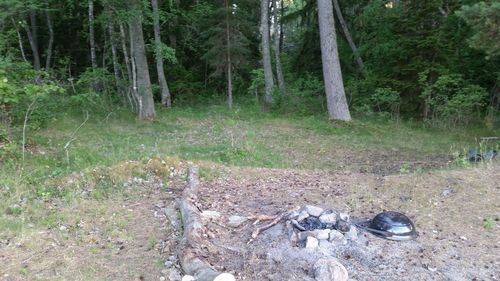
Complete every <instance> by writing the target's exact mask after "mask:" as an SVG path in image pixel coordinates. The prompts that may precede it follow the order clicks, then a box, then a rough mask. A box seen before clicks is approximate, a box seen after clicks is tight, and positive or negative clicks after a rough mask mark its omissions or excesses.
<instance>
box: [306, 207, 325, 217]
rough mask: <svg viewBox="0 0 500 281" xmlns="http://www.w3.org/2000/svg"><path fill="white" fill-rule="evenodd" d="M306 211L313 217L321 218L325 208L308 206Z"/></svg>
mask: <svg viewBox="0 0 500 281" xmlns="http://www.w3.org/2000/svg"><path fill="white" fill-rule="evenodd" d="M304 210H305V211H306V212H307V213H308V214H309V215H311V216H313V217H319V216H321V214H322V213H323V208H320V207H316V206H311V205H307V206H306V207H305V208H304Z"/></svg>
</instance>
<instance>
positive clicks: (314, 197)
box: [0, 111, 500, 281]
mask: <svg viewBox="0 0 500 281" xmlns="http://www.w3.org/2000/svg"><path fill="white" fill-rule="evenodd" d="M110 116H111V117H110ZM110 116H107V117H106V118H100V117H99V118H95V120H94V121H90V122H89V124H87V125H86V126H84V127H83V128H82V130H81V131H79V132H78V134H77V136H78V139H77V140H76V141H74V142H72V146H71V147H70V150H69V153H68V154H66V153H65V151H64V150H63V149H62V147H63V146H64V144H65V143H66V142H67V141H68V139H70V137H71V134H72V133H73V132H74V129H75V128H76V127H78V125H79V124H80V123H81V121H82V120H78V119H72V118H66V119H64V120H60V121H57V122H55V123H56V125H55V126H51V127H50V128H47V129H43V130H40V131H38V132H36V133H34V134H33V135H32V136H31V137H30V146H29V147H28V152H27V155H26V160H25V162H24V163H22V164H23V166H20V165H19V163H20V160H19V158H18V160H17V161H10V162H9V161H4V163H3V165H2V167H1V169H0V172H1V174H0V175H1V180H0V184H1V189H0V196H1V198H2V201H1V202H0V209H1V210H2V213H1V215H0V264H1V266H0V280H9V281H10V280H180V276H181V272H180V270H179V264H178V260H177V258H176V255H177V252H178V241H179V238H180V235H181V233H180V232H181V226H180V225H179V222H178V214H177V212H176V211H175V200H176V199H178V198H179V196H180V194H181V192H182V190H183V188H184V187H185V174H186V170H187V168H188V167H190V166H192V165H198V166H200V167H201V176H202V181H201V182H202V185H201V187H200V196H199V198H200V202H198V203H199V207H200V208H201V209H202V210H211V211H217V212H219V213H220V214H221V216H220V217H219V218H216V219H214V220H210V221H206V225H207V227H208V229H209V232H210V235H209V236H208V237H207V239H206V243H207V244H206V248H205V249H204V250H205V254H204V257H206V258H207V260H208V261H209V262H210V263H211V264H212V265H213V266H214V267H215V268H216V269H219V270H224V271H228V272H231V273H233V274H235V276H236V277H237V279H238V280H313V279H312V274H313V273H312V272H311V268H310V266H312V265H303V264H302V263H301V262H300V261H298V260H297V257H294V258H290V259H289V260H287V259H286V257H285V258H282V259H277V258H276V257H273V258H269V255H268V252H269V251H270V250H272V249H276V248H275V247H278V246H279V245H280V244H279V243H282V242H283V241H281V240H279V239H281V238H280V237H279V235H277V234H276V233H279V231H278V230H279V227H280V226H277V227H274V228H271V229H269V230H268V231H266V232H264V233H263V234H262V235H261V236H259V237H258V238H257V239H256V240H255V241H254V242H253V243H252V244H247V241H248V239H249V237H250V234H251V232H252V231H253V229H254V227H255V226H253V225H252V224H251V222H250V221H249V222H248V223H246V224H244V225H243V226H241V227H239V228H236V229H233V228H230V227H228V226H227V225H226V224H227V218H228V217H229V216H231V215H240V216H251V215H258V214H266V215H275V214H277V213H279V212H283V211H286V210H289V209H291V208H292V207H296V206H303V205H306V204H312V205H317V206H321V207H324V208H333V209H336V210H340V211H344V212H347V213H349V214H350V215H351V216H352V217H361V218H367V217H368V218H370V217H372V216H373V215H374V214H376V213H378V212H380V211H383V210H397V211H400V212H403V213H405V214H407V215H408V216H409V217H410V218H411V219H412V220H413V221H414V222H415V225H416V228H417V231H418V233H419V237H418V238H417V239H416V240H415V241H410V242H392V241H386V240H382V239H380V238H377V237H374V236H370V235H368V234H364V235H365V237H366V239H367V241H368V242H369V243H368V246H366V247H363V248H359V249H358V248H356V247H351V248H343V249H341V251H340V252H338V253H337V254H338V256H336V257H337V258H338V259H339V261H340V262H341V263H342V264H343V265H344V266H345V267H346V268H347V270H348V272H349V276H350V278H351V279H352V280H498V279H499V278H500V272H499V271H498V268H500V264H499V260H500V256H499V254H498V252H499V251H498V249H499V247H500V244H499V241H498V237H500V229H499V222H498V220H499V218H500V205H499V203H498V202H500V185H499V182H500V178H499V175H500V166H499V164H498V161H494V162H490V163H480V164H477V165H475V164H474V165H471V164H468V163H467V162H466V161H462V159H461V158H460V157H459V155H460V153H463V152H464V149H467V147H468V146H469V145H472V146H474V145H479V144H478V143H477V142H476V139H477V138H478V137H479V136H484V135H485V134H486V133H483V134H479V133H477V132H476V133H471V132H470V131H468V132H466V131H460V130H458V131H457V130H456V131H449V132H440V131H439V130H432V129H418V128H414V127H411V126H408V125H405V124H386V125H384V124H382V123H371V122H360V121H357V122H355V123H354V124H353V125H344V124H332V123H328V122H326V121H325V122H323V121H321V120H319V121H318V120H316V119H308V118H305V119H301V120H299V119H296V120H293V119H292V120H287V119H281V118H273V117H265V118H254V117H253V116H254V114H252V113H248V112H247V113H241V114H239V115H238V114H236V115H227V114H225V113H224V114H220V113H216V114H211V113H208V112H201V113H200V112H197V113H190V114H186V113H185V111H184V112H177V113H175V112H174V113H173V114H168V115H163V116H161V117H160V118H159V120H158V121H157V122H154V123H151V124H143V123H140V122H137V123H134V120H126V122H124V120H123V118H122V117H120V116H118V115H116V116H115V117H113V115H110ZM108 117H109V118H108ZM488 134H489V135H491V134H495V132H488ZM166 155H173V156H174V157H168V156H166ZM68 156H69V157H68ZM68 159H69V163H68V162H67V160H68ZM21 168H22V169H21ZM273 235H274V236H273ZM279 241H281V242H279ZM296 250H297V255H298V256H301V255H303V254H308V253H307V252H304V249H299V248H297V249H296ZM309 254H310V253H309ZM312 256H314V255H312ZM308 278H309V279H308Z"/></svg>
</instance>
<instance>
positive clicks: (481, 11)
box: [457, 1, 500, 56]
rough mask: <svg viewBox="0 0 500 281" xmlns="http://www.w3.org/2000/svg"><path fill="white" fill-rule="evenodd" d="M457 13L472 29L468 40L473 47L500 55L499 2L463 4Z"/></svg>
mask: <svg viewBox="0 0 500 281" xmlns="http://www.w3.org/2000/svg"><path fill="white" fill-rule="evenodd" d="M457 15H458V16H459V17H461V18H462V19H464V20H465V21H466V22H467V24H469V25H470V26H471V27H472V30H473V31H474V34H473V35H472V37H471V38H470V40H469V42H470V44H471V46H472V47H473V48H477V49H481V50H484V51H485V52H486V53H488V55H490V56H495V55H500V31H499V30H500V2H498V1H493V2H491V3H489V4H487V3H485V2H479V3H477V4H475V5H473V6H463V7H462V8H461V9H460V10H459V11H457Z"/></svg>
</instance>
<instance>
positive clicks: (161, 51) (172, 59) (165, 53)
mask: <svg viewBox="0 0 500 281" xmlns="http://www.w3.org/2000/svg"><path fill="white" fill-rule="evenodd" d="M154 46H155V56H157V57H158V56H159V57H161V58H162V59H163V60H165V61H166V62H169V63H172V64H175V63H177V57H176V56H175V49H174V48H171V47H169V46H167V45H166V44H165V43H161V44H159V45H156V44H154Z"/></svg>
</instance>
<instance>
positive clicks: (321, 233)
mask: <svg viewBox="0 0 500 281" xmlns="http://www.w3.org/2000/svg"><path fill="white" fill-rule="evenodd" d="M330 231H331V230H330V229H316V230H315V231H314V232H315V234H316V235H315V236H316V238H317V239H318V240H328V238H329V237H330Z"/></svg>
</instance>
